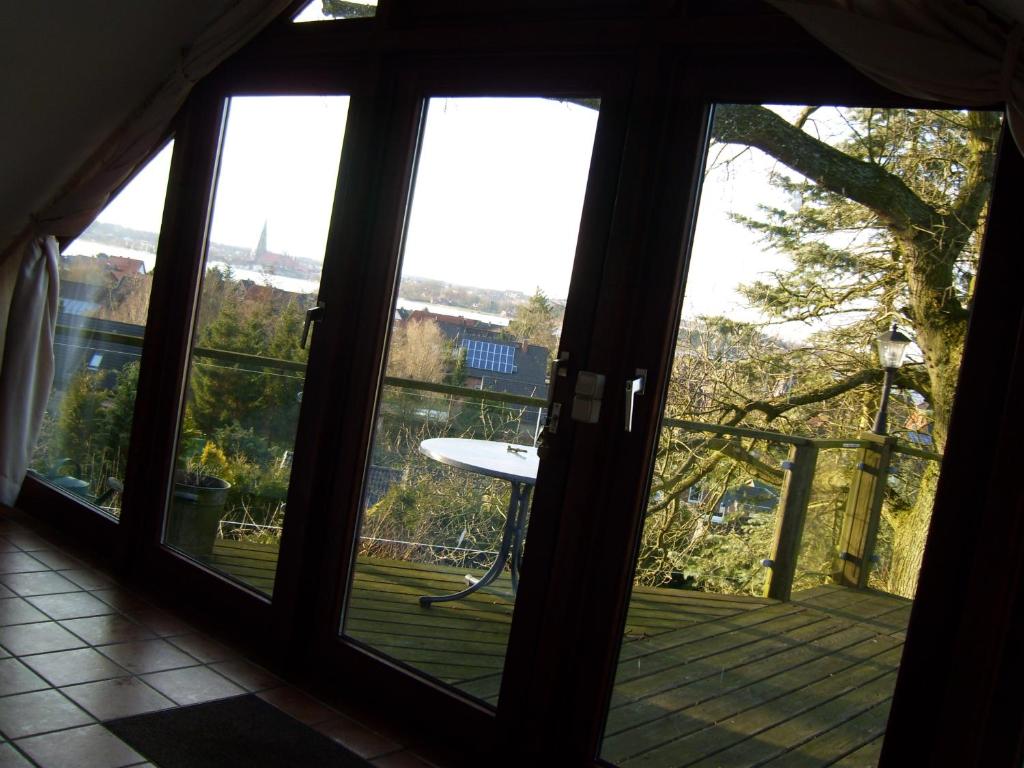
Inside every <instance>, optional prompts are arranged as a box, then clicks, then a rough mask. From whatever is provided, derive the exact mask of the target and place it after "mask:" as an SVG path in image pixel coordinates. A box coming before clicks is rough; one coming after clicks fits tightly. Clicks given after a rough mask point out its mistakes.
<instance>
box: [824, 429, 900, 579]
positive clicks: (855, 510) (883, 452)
mask: <svg viewBox="0 0 1024 768" xmlns="http://www.w3.org/2000/svg"><path fill="white" fill-rule="evenodd" d="M860 440H861V441H862V442H863V443H864V445H862V447H861V448H859V449H858V450H857V464H856V466H855V468H854V472H853V477H852V478H851V479H850V491H849V494H848V495H847V497H846V512H845V514H844V515H843V527H842V532H841V533H840V534H839V543H838V546H837V548H836V549H837V551H836V560H835V564H834V566H833V568H832V581H833V582H835V583H836V584H841V585H843V586H844V587H854V588H857V589H863V588H865V587H866V586H867V584H868V574H869V572H870V570H871V567H870V566H871V556H872V555H873V554H874V551H875V541H876V539H877V538H878V525H879V522H880V521H881V518H882V501H883V500H884V497H885V487H886V478H887V477H888V475H889V463H890V459H891V457H892V449H893V446H894V445H895V442H896V440H895V438H892V437H883V436H881V435H876V434H873V433H871V432H866V433H864V434H862V435H861V436H860Z"/></svg>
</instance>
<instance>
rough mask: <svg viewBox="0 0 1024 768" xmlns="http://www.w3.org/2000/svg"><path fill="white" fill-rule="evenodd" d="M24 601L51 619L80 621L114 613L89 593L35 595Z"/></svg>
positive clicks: (113, 610)
mask: <svg viewBox="0 0 1024 768" xmlns="http://www.w3.org/2000/svg"><path fill="white" fill-rule="evenodd" d="M26 599H27V600H28V602H30V603H32V605H34V606H35V607H36V608H38V609H39V610H41V611H42V612H43V613H45V614H47V615H48V616H49V617H50V618H52V619H80V618H84V617H86V616H102V615H104V614H107V613H114V612H115V608H114V607H113V606H111V605H107V604H106V603H105V602H103V601H102V600H100V599H99V598H97V597H94V596H93V594H92V593H91V592H64V593H62V594H59V595H37V596H36V597H29V598H26Z"/></svg>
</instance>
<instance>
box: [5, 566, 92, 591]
mask: <svg viewBox="0 0 1024 768" xmlns="http://www.w3.org/2000/svg"><path fill="white" fill-rule="evenodd" d="M0 582H2V583H3V584H4V585H6V586H7V587H10V588H11V590H12V591H13V592H15V593H17V594H19V595H21V596H22V597H31V596H33V595H52V594H55V593H57V592H78V591H79V590H81V587H79V586H78V585H77V584H75V583H74V582H71V581H68V580H67V579H65V578H64V577H63V576H61V575H60V574H59V573H57V572H56V571H45V572H42V573H5V574H3V575H0Z"/></svg>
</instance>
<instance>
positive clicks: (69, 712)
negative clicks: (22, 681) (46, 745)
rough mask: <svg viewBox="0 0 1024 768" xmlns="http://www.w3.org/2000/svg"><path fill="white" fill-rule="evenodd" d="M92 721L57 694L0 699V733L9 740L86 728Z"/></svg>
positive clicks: (41, 692)
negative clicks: (79, 727) (64, 729)
mask: <svg viewBox="0 0 1024 768" xmlns="http://www.w3.org/2000/svg"><path fill="white" fill-rule="evenodd" d="M91 722H93V719H92V718H91V717H90V716H89V715H88V714H86V713H85V712H83V711H82V710H81V709H79V708H78V707H76V706H75V705H74V704H73V703H72V702H70V701H68V700H67V699H66V698H65V697H64V696H62V695H61V694H60V692H59V691H52V690H51V691H35V692H33V693H21V694H18V695H17V696H7V697H6V698H3V699H0V731H2V732H3V734H4V736H6V737H7V738H8V739H17V738H20V737H22V736H32V735H35V734H37V733H45V732H47V731H56V730H59V729H61V728H72V727H74V726H76V725H86V724H88V723H91Z"/></svg>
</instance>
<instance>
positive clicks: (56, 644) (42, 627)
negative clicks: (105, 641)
mask: <svg viewBox="0 0 1024 768" xmlns="http://www.w3.org/2000/svg"><path fill="white" fill-rule="evenodd" d="M0 645H3V646H4V648H6V649H7V650H8V651H10V652H11V653H13V654H14V655H15V656H23V655H25V654H29V653H47V652H49V651H66V650H69V649H71V648H82V647H83V646H84V645H85V643H84V642H82V641H81V640H80V639H79V638H77V637H75V636H74V635H73V634H71V633H70V632H68V631H67V630H66V629H64V628H63V627H62V626H60V625H59V624H57V623H56V622H55V621H47V622H43V623H40V624H19V625H17V626H14V627H0Z"/></svg>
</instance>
